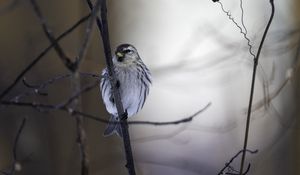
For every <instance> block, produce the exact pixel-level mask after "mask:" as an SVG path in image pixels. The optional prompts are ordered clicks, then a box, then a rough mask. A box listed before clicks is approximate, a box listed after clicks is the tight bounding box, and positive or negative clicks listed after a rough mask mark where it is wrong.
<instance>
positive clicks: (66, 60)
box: [30, 0, 74, 71]
mask: <svg viewBox="0 0 300 175" xmlns="http://www.w3.org/2000/svg"><path fill="white" fill-rule="evenodd" d="M30 3H31V5H32V7H33V10H34V12H35V14H36V16H37V17H38V18H39V21H40V23H41V25H42V27H43V31H44V33H45V34H46V36H47V38H48V39H49V41H50V43H52V44H54V46H53V47H54V49H55V51H56V53H57V55H58V56H59V58H60V59H61V61H62V62H63V63H64V65H65V66H66V67H67V68H68V69H69V70H70V71H74V67H73V63H72V61H71V59H70V58H69V57H68V56H67V55H66V54H65V53H64V51H63V49H62V48H61V47H60V45H59V44H58V42H57V41H56V40H55V37H54V35H53V33H52V31H51V29H50V28H49V26H48V24H47V22H46V19H45V18H44V16H43V14H42V12H41V10H40V8H39V6H38V4H37V3H36V1H35V0H30Z"/></svg>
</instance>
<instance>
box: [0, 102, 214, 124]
mask: <svg viewBox="0 0 300 175" xmlns="http://www.w3.org/2000/svg"><path fill="white" fill-rule="evenodd" d="M0 104H1V105H7V106H19V107H29V108H33V109H36V110H38V111H41V110H40V109H44V111H42V112H45V110H46V111H47V112H48V111H49V112H54V111H57V110H60V111H65V112H68V113H69V114H72V115H82V116H84V117H85V118H87V119H91V120H94V121H96V122H100V123H105V124H108V123H121V122H110V121H109V120H107V119H103V118H101V117H97V116H94V115H91V114H87V113H84V112H82V111H78V110H74V109H71V108H69V107H68V106H62V105H51V104H41V103H32V102H16V101H1V102H0ZM210 105H211V103H208V104H207V105H206V106H205V107H203V108H201V109H200V110H199V111H197V112H195V113H194V114H192V115H191V116H188V117H185V118H182V119H179V120H174V121H166V122H157V121H128V124H129V125H150V126H151V125H152V126H165V125H177V124H183V123H188V122H191V121H192V120H193V119H194V118H195V117H197V116H199V114H200V113H202V112H204V111H205V110H206V109H207V108H208V107H209V106H210Z"/></svg>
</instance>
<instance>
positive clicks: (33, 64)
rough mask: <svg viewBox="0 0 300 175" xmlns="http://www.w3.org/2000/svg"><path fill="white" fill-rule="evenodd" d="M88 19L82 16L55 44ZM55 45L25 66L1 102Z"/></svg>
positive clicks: (1, 95)
mask: <svg viewBox="0 0 300 175" xmlns="http://www.w3.org/2000/svg"><path fill="white" fill-rule="evenodd" d="M89 17H90V14H88V15H86V16H84V17H83V18H81V19H80V20H79V21H77V22H76V23H75V24H74V25H73V26H71V27H70V28H69V29H67V30H66V31H65V32H63V33H62V34H61V35H60V36H59V37H57V38H56V40H55V41H56V42H59V41H60V40H61V39H63V38H64V37H65V36H67V35H68V34H70V33H71V32H72V31H73V30H74V29H76V28H77V27H78V26H79V25H80V24H82V23H83V22H85V21H86V20H87V19H88V18H89ZM54 45H55V43H51V44H50V46H48V47H47V48H46V49H44V50H43V51H42V52H41V53H40V54H39V55H38V56H37V57H36V58H35V59H34V60H33V61H31V63H30V64H29V65H28V66H26V67H25V68H24V69H23V70H22V71H21V72H20V73H19V74H18V76H17V77H16V78H15V80H14V82H13V83H12V84H10V85H9V86H8V87H7V88H6V89H5V90H4V91H3V92H2V93H1V94H0V99H1V100H2V99H3V98H4V97H5V96H6V95H7V94H8V93H9V92H10V91H11V90H12V89H13V88H14V87H15V86H16V85H17V83H18V82H19V81H20V80H21V79H22V78H23V76H24V75H25V74H26V73H27V72H28V71H29V70H31V68H32V67H33V66H35V65H36V64H37V63H38V62H39V61H40V60H41V59H42V58H44V56H45V55H46V54H47V53H48V52H49V51H50V50H51V49H52V48H53V47H54Z"/></svg>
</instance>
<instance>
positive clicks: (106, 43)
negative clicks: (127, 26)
mask: <svg viewBox="0 0 300 175" xmlns="http://www.w3.org/2000/svg"><path fill="white" fill-rule="evenodd" d="M87 3H88V4H90V3H89V2H88V0H87ZM101 24H102V27H99V26H98V27H99V30H100V32H101V36H102V43H103V47H104V53H105V60H106V65H107V70H108V74H109V77H110V84H111V87H112V95H113V97H114V99H115V103H116V108H117V111H118V117H119V119H120V121H121V128H122V135H123V137H122V138H123V144H124V149H125V156H126V162H127V163H126V165H125V167H126V168H127V170H128V173H129V175H135V174H136V173H135V168H134V160H133V155H132V150H131V143H130V136H129V132H128V123H127V112H126V111H124V107H123V104H122V101H121V96H120V92H119V89H118V88H117V86H116V84H117V79H116V75H115V72H114V65H113V62H112V55H111V47H110V40H109V32H108V22H107V8H106V0H102V3H101Z"/></svg>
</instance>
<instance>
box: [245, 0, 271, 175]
mask: <svg viewBox="0 0 300 175" xmlns="http://www.w3.org/2000/svg"><path fill="white" fill-rule="evenodd" d="M269 2H270V5H271V10H272V11H271V15H270V19H269V22H268V24H267V26H266V29H265V31H264V34H263V36H262V39H261V42H260V45H259V47H258V51H257V54H256V57H255V59H254V60H253V61H254V64H253V74H252V82H251V90H250V98H249V105H248V112H247V121H246V129H245V138H244V147H243V150H244V151H243V155H242V159H241V167H240V175H242V174H243V168H244V162H245V157H246V150H247V144H248V135H249V128H250V118H251V108H252V101H253V94H254V85H255V77H256V69H257V65H258V60H259V56H260V52H261V49H262V46H263V44H264V41H265V39H266V36H267V33H268V31H269V28H270V26H271V23H272V21H273V17H274V13H275V7H274V0H270V1H269Z"/></svg>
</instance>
